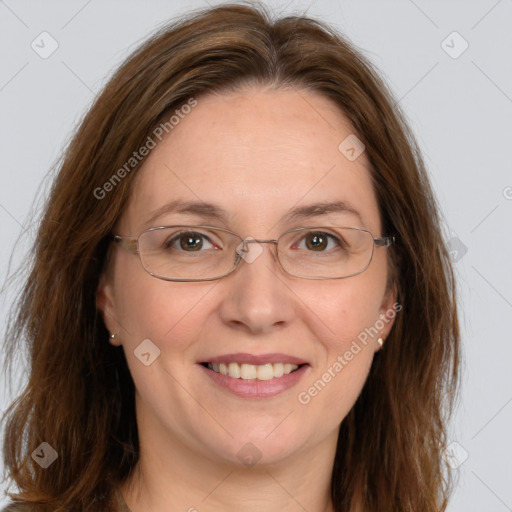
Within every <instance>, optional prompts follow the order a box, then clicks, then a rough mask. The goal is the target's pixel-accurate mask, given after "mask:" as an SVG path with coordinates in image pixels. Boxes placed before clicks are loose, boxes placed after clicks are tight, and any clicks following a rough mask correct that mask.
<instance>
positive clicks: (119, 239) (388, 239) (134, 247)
mask: <svg viewBox="0 0 512 512" xmlns="http://www.w3.org/2000/svg"><path fill="white" fill-rule="evenodd" d="M168 228H192V229H193V228H206V229H213V230H215V231H225V232H226V233H231V234H232V235H235V236H236V237H237V238H239V239H240V243H243V244H244V245H243V246H242V249H241V250H237V251H236V258H235V261H234V263H233V267H232V268H231V270H229V271H228V272H226V273H224V274H222V275H220V276H217V277H207V278H198V279H194V278H181V277H176V278H172V277H164V276H160V275H158V274H155V273H153V272H150V271H149V270H148V269H147V268H146V267H145V266H144V263H143V262H142V258H141V255H140V252H139V238H140V237H141V236H142V235H143V234H144V233H146V232H148V231H156V230H160V229H168ZM333 228H338V229H351V230H354V231H362V232H364V233H368V234H369V235H370V236H371V237H372V239H373V246H372V253H371V256H370V260H369V261H368V264H367V265H366V267H364V268H363V269H362V270H360V271H359V272H354V273H352V274H349V275H347V276H342V277H306V276H301V275H297V274H292V273H291V272H288V271H287V270H286V269H285V268H284V267H283V264H282V263H281V259H280V258H279V250H278V247H279V246H278V243H279V240H280V239H281V238H282V237H283V236H285V235H288V234H289V233H292V232H296V231H305V230H308V231H309V230H315V229H317V230H329V229H333ZM112 240H113V242H115V243H116V244H119V245H120V246H121V247H123V248H124V249H126V250H127V251H128V252H130V253H132V254H136V255H138V256H139V260H140V263H141V265H142V268H143V269H144V270H145V271H146V272H147V273H148V274H149V275H151V276H153V277H155V278H157V279H162V280H163V281H175V282H195V281H216V280H218V279H222V278H223V277H226V276H228V275H230V274H232V273H233V272H234V271H235V270H236V269H237V268H238V265H239V263H240V261H241V260H242V259H243V258H242V253H243V252H246V250H247V244H249V243H260V244H268V243H272V244H275V245H276V256H277V261H278V262H279V265H280V266H281V268H282V270H283V271H284V272H285V273H286V274H288V275H290V276H293V277H298V278H300V279H314V280H331V279H346V278H347V277H353V276H357V275H359V274H362V273H363V272H364V271H365V270H367V269H368V267H369V266H370V263H371V262H372V260H373V254H374V252H375V251H374V249H375V247H376V246H377V247H389V246H390V245H393V244H394V243H396V237H395V236H394V235H391V236H384V237H375V236H373V234H372V233H371V232H370V231H368V230H367V229H362V228H353V227H350V226H330V227H329V226H311V227H310V226H305V227H300V228H292V229H289V230H288V231H285V232H284V233H282V234H281V235H280V236H279V237H278V238H277V239H268V240H267V239H255V238H252V237H246V238H242V237H241V236H240V235H239V234H238V233H235V232H234V231H231V230H230V229H227V228H221V227H219V226H208V225H204V224H194V225H188V224H177V225H172V226H157V227H153V228H148V229H145V230H144V231H142V233H140V234H139V236H138V237H133V236H119V235H112Z"/></svg>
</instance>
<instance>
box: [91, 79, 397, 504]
mask: <svg viewBox="0 0 512 512" xmlns="http://www.w3.org/2000/svg"><path fill="white" fill-rule="evenodd" d="M353 131H354V130H353V129H352V128H351V127H350V124H349V122H348V121H347V119H346V118H345V117H344V116H343V115H342V113H341V112H340V110H339V109H338V108H337V106H336V105H335V104H334V103H332V102H331V100H329V99H327V98H325V97H323V96H321V95H319V94H318V93H316V92H311V91H305V90H303V91H300V92H298V91H295V90H273V91H272V90H267V89H261V88H256V87H247V88H245V89H243V90H241V91H238V92H236V93H226V94H220V95H219V94H216V95H214V94H210V95H208V96H202V97H200V98H198V105H197V106H196V107H195V108H194V109H193V110H192V111H191V113H190V114H188V115H187V116H186V118H185V119H184V120H182V121H181V122H180V124H179V125H177V126H176V127H175V128H174V129H173V131H172V132H171V133H170V134H169V135H168V136H167V137H166V138H164V139H163V140H162V142H161V143H159V144H158V145H157V147H156V148H155V149H153V150H152V151H151V153H150V154H149V156H148V157H147V159H146V160H145V162H144V166H143V168H142V170H141V171H140V173H139V174H138V176H137V179H136V182H135V187H134V188H133V194H132V196H131V198H130V201H129V204H128V206H127V209H126V210H125V212H124V213H123V215H122V217H121V218H120V220H119V223H118V226H117V227H116V230H115V233H116V234H118V235H121V236H135V237H136V236H138V235H139V234H140V233H141V232H142V231H143V230H144V229H146V228H147V227H150V226H148V225H146V221H147V220H148V219H149V217H150V216H151V213H152V212H153V211H154V210H156V209H157V208H159V207H161V206H162V205H164V204H165V203H167V202H168V201H170V200H174V199H183V200H193V201H197V200H201V201H207V202H214V203H217V204H219V205H220V206H222V207H223V208H224V209H226V210H228V211H229V212H230V217H229V218H228V219H226V221H225V224H224V226H225V227H228V228H229V229H231V230H233V231H235V232H236V233H240V234H241V235H242V236H243V237H244V236H251V237H254V238H263V239H269V238H277V237H278V236H279V235H280V234H281V233H283V232H284V231H286V230H287V229H291V228H294V227H300V226H302V225H310V226H315V225H317V226H318V225H321V226H323V225H329V224H331V225H339V224H340V223H342V224H344V225H348V226H352V227H361V228H366V229H368V230H369V231H371V232H372V233H373V235H374V236H383V235H387V234H388V233H381V221H380V216H379V211H378V207H377V201H376V196H375V193H374V190H373V187H372V183H371V181H370V173H369V170H368V162H367V160H366V158H365V154H364V153H363V154H362V155H361V156H360V157H359V158H357V159H356V160H354V161H352V162H351V161H349V160H348V159H347V158H346V157H345V156H344V155H343V154H342V153H341V152H340V151H339V150H338V145H339V144H340V142H341V141H343V140H344V139H345V138H346V137H347V136H348V135H349V134H351V133H353ZM334 200H344V201H348V202H350V203H351V205H353V206H354V207H355V208H356V209H357V210H358V211H359V213H360V215H361V219H359V218H358V217H356V216H354V215H353V214H349V213H336V214H327V215H323V216H320V217H315V218H311V219H308V220H302V221H300V222H299V223H296V222H295V223H292V224H284V223H280V222H279V220H280V219H281V217H282V216H283V215H284V214H285V213H286V212H287V211H288V210H290V209H291V208H293V207H295V206H297V205H298V204H299V205H305V204H309V203H313V202H316V201H334ZM173 223H174V224H178V223H184V224H201V223H203V224H211V223H214V224H215V225H219V226H220V225H221V224H219V222H218V221H217V222H213V221H212V222H209V219H204V218H201V217H197V216H195V215H190V214H186V215H184V214H180V215H176V214H167V215H164V216H163V217H161V218H159V219H158V220H157V221H155V222H154V223H153V224H152V226H161V225H168V224H173ZM262 247H263V248H264V250H263V253H262V254H261V255H260V256H259V257H258V258H257V259H256V260H255V261H254V262H252V263H247V262H242V263H241V265H240V267H239V268H238V269H237V270H236V272H234V273H233V274H231V275H229V276H227V277H225V278H223V279H220V280H217V281H211V282H185V283H179V282H167V281H164V280H161V279H156V278H154V277H152V276H151V275H149V274H148V273H147V272H145V270H144V269H143V267H142V265H141V263H140V261H139V258H138V257H137V256H136V255H133V254H131V253H129V252H128V251H126V250H124V249H123V248H122V247H120V246H118V245H116V247H115V248H114V252H113V258H112V262H111V266H110V268H109V270H108V272H107V273H106V274H105V275H104V276H102V278H101V281H100V285H99V288H98V298H97V303H98V308H99V309H100V310H101V312H102V314H103V318H104V320H105V323H106V326H107V328H108V329H109V331H110V332H112V333H115V334H116V338H115V339H114V340H111V342H112V343H113V344H115V345H120V346H122V348H123V350H124V351H125V354H126V358H127V362H128V365H129V369H130V372H131V375H132V377H133V380H134V382H135V387H136V411H137V423H138V429H139V437H140V440H141V455H140V462H139V464H138V465H137V467H136V470H135V471H134V473H133V475H132V476H131V477H130V478H129V480H128V481H127V482H125V484H123V485H122V486H121V491H122V493H123V496H124V497H125V500H126V502H127V504H128V506H129V507H130V509H131V510H132V512H139V511H143V510H152V511H155V512H159V511H162V512H163V511H168V510H171V508H170V507H172V510H184V511H185V510H190V511H192V510H198V511H201V512H203V511H214V510H215V511H218V510H223V511H226V512H230V511H235V510H236V511H238V512H239V511H240V510H243V511H244V512H252V511H261V510H265V511H267V512H273V511H278V510H279V511H280V512H288V511H289V512H292V511H299V510H300V511H302V510H304V509H306V510H308V511H311V512H315V511H318V512H320V511H332V510H333V508H332V503H331V499H330V480H331V472H332V464H333V460H334V454H335V447H336V440H337V435H338V431H339V425H340V423H341V421H342V420H343V418H344V417H345V416H346V415H347V413H348V412H349V411H350V409H351V408H352V406H353V405H354V403H355V401H356V399H357V397H358V395H359V394H360V392H361V390H362V387H363V385H364V382H365V380H366V377H367V375H368V371H369V369H370V367H371V363H372V360H373V357H374V354H375V352H376V351H377V350H379V348H380V346H379V344H378V343H377V341H376V339H377V337H375V338H372V339H370V341H369V342H368V343H367V345H362V344H361V348H362V350H361V351H360V352H359V353H358V354H357V355H356V356H354V358H353V359H352V360H351V361H350V362H349V363H348V364H347V365H346V366H345V367H344V368H343V370H342V371H341V372H339V373H337V374H336V377H335V378H333V379H332V380H331V381H330V382H329V383H328V384H327V385H326V386H325V388H324V389H323V390H322V391H321V392H320V393H318V394H317V396H315V397H312V398H311V401H310V402H309V403H308V404H306V405H304V404H301V403H299V401H298V399H297V395H298V393H299V392H300V391H307V389H308V388H309V387H310V386H311V385H312V384H313V383H314V382H315V381H316V380H318V379H319V378H321V376H322V374H323V373H324V372H325V371H326V370H327V369H328V368H329V367H330V366H331V367H332V364H333V362H335V361H336V358H337V357H338V356H340V355H343V354H344V353H345V352H346V351H347V350H348V349H349V348H350V346H351V344H352V342H353V341H354V340H355V339H356V337H357V336H358V334H359V333H361V332H362V331H364V329H365V328H367V327H369V326H373V325H374V324H375V322H376V321H377V320H378V319H379V318H380V317H379V315H380V314H384V313H385V312H386V311H388V310H389V309H390V308H391V307H392V305H393V304H394V302H395V300H396V293H395V292H394V291H393V290H388V289H387V288H386V283H387V275H388V260H387V258H388V255H387V253H388V251H387V249H385V248H376V249H375V252H374V257H373V260H372V262H371V264H370V266H369V268H368V269H367V270H366V271H365V272H363V273H361V274H359V275H357V276H354V277H350V278H348V279H337V280H325V281H320V280H306V279H300V278H296V277H293V276H290V275H288V274H286V273H285V272H284V271H283V270H282V269H281V267H280V266H279V263H278V261H277V260H276V257H275V252H274V251H275V248H274V245H273V244H262ZM392 323H393V322H392V320H390V321H388V322H386V323H385V327H384V329H382V330H381V333H380V336H381V337H382V338H384V339H385V338H386V336H387V334H388V333H389V331H390V329H391V327H392ZM146 338H149V339H150V340H152V342H153V343H154V344H155V345H156V346H158V348H159V349H160V351H161V354H160V357H159V358H158V359H156V360H155V362H154V363H152V364H151V365H149V366H145V365H143V364H141V362H140V361H139V360H138V359H137V358H136V357H135V356H134V353H133V351H134V350H135V348H136V347H137V346H138V345H139V344H140V343H141V341H142V340H144V339H146ZM234 352H248V353H251V354H264V353H270V352H280V353H285V354H292V355H295V356H297V357H301V358H303V359H304V360H306V361H308V363H309V365H310V367H309V368H308V369H307V372H306V373H305V374H304V376H303V378H302V379H301V381H300V382H299V383H298V384H297V385H296V386H294V387H293V388H291V389H289V390H286V391H285V392H283V393H281V394H279V395H277V396H274V397H272V398H264V399H247V398H241V397H238V396H235V395H233V394H231V393H230V392H228V391H226V390H224V389H221V388H219V387H217V386H216V385H214V384H213V383H212V382H211V380H210V379H209V378H208V377H206V376H205V373H204V371H203V370H202V369H201V368H200V367H199V365H198V364H197V363H198V361H205V360H208V358H209V357H213V356H218V355H222V354H227V353H234ZM248 442H251V443H253V444H254V445H255V446H256V447H257V449H258V451H259V453H260V455H261V459H260V460H259V461H258V463H257V464H256V465H254V466H252V467H247V466H245V465H244V464H243V463H242V462H241V460H240V459H239V458H238V456H237V453H238V451H239V450H240V449H241V448H242V447H243V446H244V445H245V444H246V443H248ZM305 483H307V485H305Z"/></svg>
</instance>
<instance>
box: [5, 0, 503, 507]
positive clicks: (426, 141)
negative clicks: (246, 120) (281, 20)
mask: <svg viewBox="0 0 512 512" xmlns="http://www.w3.org/2000/svg"><path fill="white" fill-rule="evenodd" d="M208 3H210V5H214V4H216V3H218V2H213V0H212V1H211V2H206V0H198V1H193V2H190V1H189V2H185V1H181V0H180V1H177V0H174V1H155V0H153V1H151V2H142V1H124V2H114V1H99V0H89V1H87V0H80V1H78V0H76V1H75V0H72V1H69V0H68V1H66V2H63V1H61V2H56V1H45V2H36V1H22V0H0V56H1V61H0V62H1V66H0V157H1V159H0V168H1V173H0V226H1V235H2V244H0V273H1V275H0V278H1V280H2V281H1V282H4V280H5V278H6V276H7V265H8V262H9V259H10V258H11V256H12V260H13V265H14V268H16V267H17V265H18V264H19V262H20V261H21V260H20V258H21V257H22V255H23V254H24V251H25V250H26V248H27V247H28V245H29V244H30V241H31V240H32V239H33V237H34V233H35V231H34V229H33V223H34V222H35V221H36V220H37V215H38V211H37V208H36V209H34V205H36V206H37V204H39V203H37V201H36V197H41V195H42V194H44V191H45V188H46V187H47V185H48V180H47V181H46V183H45V184H43V185H41V183H42V182H43V178H44V177H45V175H46V174H47V173H48V171H49V169H50V168H51V166H52V164H54V163H55V162H56V159H57V158H58V156H59V154H60V152H61V150H62V148H63V147H64V144H65V142H66V141H67V140H68V138H69V136H70V134H71V131H72V130H73V128H74V127H75V125H76V123H77V121H78V120H79V119H80V116H81V115H82V114H83V113H84V111H85V110H86V109H87V107H88V106H89V105H90V104H91V101H92V99H93V97H94V94H95V93H97V92H98V91H99V90H100V89H101V87H102V85H103V84H104V83H105V79H106V77H107V76H109V75H110V73H111V70H112V69H113V68H114V67H116V66H117V65H118V64H119V63H120V62H121V60H122V59H123V58H124V57H126V56H127V55H128V53H129V52H130V51H131V50H133V49H134V48H135V47H136V46H137V45H138V44H139V43H140V42H141V41H142V40H143V39H144V38H145V37H146V36H147V35H148V33H149V32H150V31H152V30H153V29H154V28H155V27H157V26H158V25H160V24H162V23H163V22H165V21H166V20H168V19H170V18H173V17H174V16H176V15H178V14H182V13H184V12H186V11H187V10H188V9H189V8H193V7H205V6H207V4H208ZM271 4H272V6H273V7H274V12H275V13H276V14H278V13H280V12H284V13H291V12H294V13H303V12H304V11H306V10H307V13H308V14H309V15H311V16H315V17H319V18H321V19H323V20H325V21H328V22H330V23H332V24H333V25H335V26H336V27H337V28H339V29H341V30H342V31H343V32H345V33H346V34H347V35H348V37H349V38H350V39H351V40H352V41H353V42H354V43H355V44H356V45H357V46H359V47H360V48H362V49H363V50H364V52H365V54H366V55H367V56H368V57H369V58H370V59H371V60H372V61H373V62H374V63H375V64H376V66H377V67H378V68H379V69H380V70H381V71H382V73H383V75H384V77H385V79H387V81H388V83H389V84H390V85H391V88H392V90H393V91H394V93H395V95H396V97H397V98H398V99H399V100H400V104H401V106H402V107H403V109H404V110H405V112H406V114H407V116H408V119H409V121H410V123H411V125H412V127H413V130H414V131H415V133H416V136H417V138H418V140H419V142H420V145H421V147H422V149H423V151H424V155H425V159H426V163H427V166H428V168H429V170H430V173H431V177H432V181H433V184H434V187H435V190H436V192H437V195H438V198H439V201H440V204H441V207H442V209H443V214H444V217H445V219H446V222H445V224H446V225H445V228H446V237H447V239H452V241H451V242H450V244H451V246H452V248H453V249H454V250H457V252H454V253H453V256H454V259H455V260H457V262H456V269H457V274H458V282H459V291H460V305H461V322H462V336H463V347H464V357H465V361H464V373H463V392H462V396H461V400H460V406H459V408H458V412H457V415H456V417H455V419H454V421H453V422H452V424H451V436H450V438H451V440H452V441H453V442H454V444H453V445H452V450H451V452H450V453H449V454H447V456H448V457H449V458H450V461H451V463H452V464H453V465H454V466H457V469H456V470H455V473H457V474H458V486H457V490H456V492H455V494H454V497H453V500H452V501H451V504H450V506H449V508H448V510H449V511H450V512H456V511H460V512H462V511H464V512H470V511H482V510H485V511H486V512H489V511H493V512H494V511H496V512H501V511H506V510H512V486H511V485H510V484H511V483H512V464H511V462H510V460H511V456H512V441H511V436H510V432H511V428H510V425H511V423H512V403H511V402H512V386H511V380H512V377H511V371H510V361H511V360H512V345H511V343H510V341H511V337H510V325H509V322H510V319H511V318H512V315H511V313H512V273H511V272H510V262H511V261H512V242H511V237H510V234H511V219H512V156H511V154H510V146H511V143H512V137H511V135H512V128H511V122H510V121H511V120H512V58H511V54H512V30H511V27H512V0H499V1H496V0H480V1H427V0H414V1H413V0H396V1H388V0H387V1H377V0H373V1H368V0H366V1H346V0H343V1H334V0H316V1H311V0H310V1H303V0H295V1H293V0H292V1H291V2H290V1H289V0H287V1H284V2H278V1H275V2H271ZM43 31H47V32H48V33H50V34H51V36H52V37H53V38H54V39H55V40H56V41H57V43H58V45H59V47H58V49H57V50H56V51H55V53H53V54H52V55H51V56H50V57H48V58H47V59H43V58H41V57H40V56H39V55H38V54H37V53H36V52H35V51H34V50H33V49H32V47H31V43H32V41H34V40H35V41H36V43H37V42H38V41H39V45H40V46H42V44H41V42H40V38H38V36H39V34H41V32H43ZM454 31H456V32H458V34H460V36H458V35H453V34H452V33H453V32H454ZM450 34H452V35H450ZM443 41H445V42H444V43H443ZM464 41H467V44H468V45H469V47H468V48H467V50H466V51H464V52H463V53H462V54H460V55H459V53H460V52H461V50H463V49H464V46H465V43H464ZM45 48H46V49H48V48H49V40H46V43H45ZM40 51H41V50H40ZM450 54H451V55H450ZM454 57H457V58H454ZM38 191H39V192H38ZM38 194H39V195H38ZM20 235H21V238H19V237H20ZM18 239H19V240H18ZM17 240H18V243H17V244H16V241H17ZM15 244H16V245H15ZM13 251H14V252H13ZM466 251H467V252H466ZM16 290H17V288H16V286H13V287H11V288H10V289H8V291H7V292H3V293H2V297H1V307H2V310H1V316H0V321H1V327H2V330H3V327H4V325H5V319H6V314H7V310H8V307H9V304H10V303H11V301H12V297H13V294H14V293H15V292H16ZM18 370H19V371H18V375H19V378H20V379H21V380H20V383H14V384H13V386H12V389H9V388H6V389H3V391H2V394H1V396H0V408H1V410H2V411H4V410H5V408H6V407H7V404H8V403H9V401H10V400H11V399H12V397H13V396H14V395H15V394H16V393H17V392H18V391H19V390H20V385H21V382H23V381H24V379H25V378H26V371H25V369H24V367H23V365H22V364H21V362H20V366H19V368H18ZM2 385H3V381H2ZM3 485H4V486H3V487H2V489H1V491H2V492H1V494H3V493H4V490H5V483H4V484H3ZM5 502H6V500H5V498H4V497H3V496H2V497H1V498H0V503H5Z"/></svg>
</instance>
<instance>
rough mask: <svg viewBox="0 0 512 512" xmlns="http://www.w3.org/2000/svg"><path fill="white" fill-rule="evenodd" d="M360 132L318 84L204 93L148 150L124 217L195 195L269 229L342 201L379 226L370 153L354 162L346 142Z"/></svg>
mask: <svg viewBox="0 0 512 512" xmlns="http://www.w3.org/2000/svg"><path fill="white" fill-rule="evenodd" d="M353 132H354V130H353V128H352V127H351V125H350V123H349V121H348V120H347V119H346V117H345V116H344V115H343V114H342V112H341V111H340V109H339V108H338V107H337V106H336V104H335V103H333V102H332V101H331V100H329V99H328V98H325V97H324V96H322V95H320V94H319V93H316V92H311V91H306V90H300V91H299V90H293V89H289V90H263V89H257V88H247V89H244V90H241V91H238V92H236V93H226V94H209V95H206V96H201V97H198V98H197V105H196V106H195V107H194V108H193V109H191V111H190V113H188V114H187V115H182V117H181V118H180V121H179V123H178V124H176V125H175V126H174V128H173V129H172V131H170V132H169V134H168V135H166V136H165V137H164V138H163V139H162V141H161V142H158V144H157V145H156V147H155V148H154V149H152V150H151V152H150V154H149V155H148V157H147V158H146V160H145V162H144V165H143V167H142V168H141V170H140V171H139V173H138V175H137V177H136V180H135V183H134V187H133V189H132V195H131V198H130V200H129V203H128V208H127V210H126V212H125V214H124V218H123V219H122V225H124V227H125V228H126V229H128V230H129V231H131V233H135V232H136V231H137V230H139V231H140V230H142V229H143V228H146V227H149V226H147V225H145V223H146V222H147V221H148V219H149V218H150V217H152V214H153V213H154V212H155V210H157V209H159V208H161V207H162V206H163V205H165V204H167V203H169V202H172V201H176V200H180V201H184V202H190V201H195V202H207V203H215V204H218V205H219V206H221V207H222V208H223V209H224V210H226V212H227V214H228V216H229V218H228V219H227V221H228V222H230V225H229V227H230V228H232V229H237V228H238V227H241V228H242V227H243V228H253V229H254V230H258V231H259V232H260V233H264V234H265V235H266V236H267V235H269V234H270V233H268V232H267V230H269V229H271V228H273V227H275V228H276V229H277V230H279V229H281V228H282V227H285V226H280V225H279V221H280V219H281V218H282V217H283V216H285V214H286V213H287V212H288V211H289V210H290V209H292V208H294V207H297V206H305V205H308V204H311V203H315V202H329V201H343V202H345V203H347V204H349V205H351V206H353V207H354V208H355V209H357V210H358V212H359V213H360V217H361V220H360V221H356V217H346V219H347V222H346V223H348V219H350V218H352V219H353V220H352V225H354V227H358V226H355V224H362V225H361V226H359V227H365V228H367V229H373V230H374V231H378V230H379V229H380V220H379V215H378V208H377V203H376V198H375V193H374V190H373V186H372V182H371V178H370V172H369V169H368V162H367V160H366V156H365V154H364V152H363V153H362V154H361V156H359V157H358V158H357V159H355V160H353V161H351V160H350V159H348V158H347V157H346V156H345V154H344V153H342V152H341V151H340V149H339V145H340V143H341V142H342V141H344V140H345V139H346V138H347V137H348V136H350V135H353ZM329 215H331V216H332V215H334V214H329ZM194 218H195V217H194ZM327 218H328V216H327V217H326V219H327ZM337 218H339V216H338V217H337ZM162 219H163V220H164V219H165V216H163V217H162ZM184 220H185V219H183V221H184ZM190 220H193V218H190ZM319 220H320V219H319ZM160 224H162V222H160ZM290 227H293V226H290ZM274 234H275V233H274ZM253 236H255V235H253Z"/></svg>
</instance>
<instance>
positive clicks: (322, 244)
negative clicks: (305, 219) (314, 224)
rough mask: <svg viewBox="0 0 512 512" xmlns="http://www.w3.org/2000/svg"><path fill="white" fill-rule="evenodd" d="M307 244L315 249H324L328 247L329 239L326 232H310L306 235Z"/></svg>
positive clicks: (309, 247)
mask: <svg viewBox="0 0 512 512" xmlns="http://www.w3.org/2000/svg"><path fill="white" fill-rule="evenodd" d="M305 240H306V246H307V248H308V249H311V250H313V251H316V250H320V251H323V250H325V248H326V247H327V244H328V240H327V236H326V234H325V233H321V232H318V233H309V234H307V235H306V236H305Z"/></svg>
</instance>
